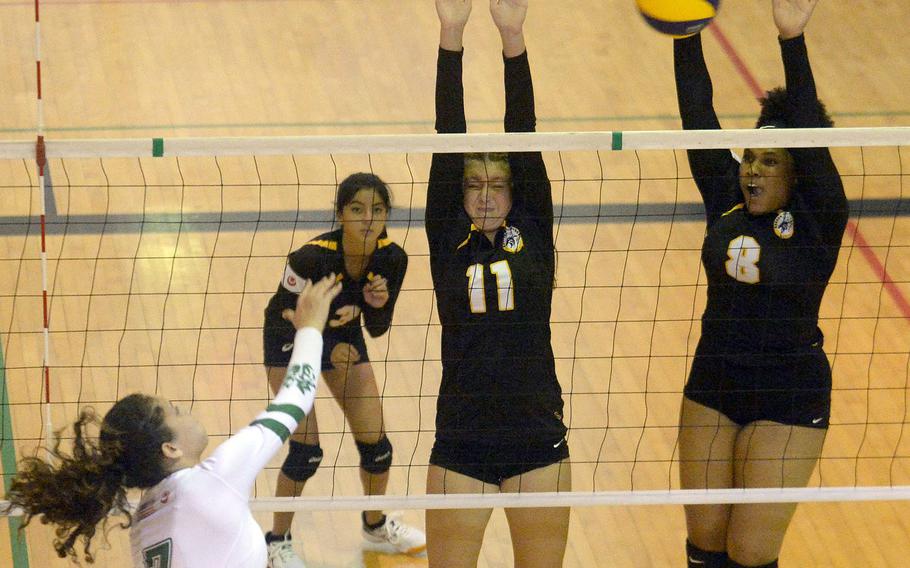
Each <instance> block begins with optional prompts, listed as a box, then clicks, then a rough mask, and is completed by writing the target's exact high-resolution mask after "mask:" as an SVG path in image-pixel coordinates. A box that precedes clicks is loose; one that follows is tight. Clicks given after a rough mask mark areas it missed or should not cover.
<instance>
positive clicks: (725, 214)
mask: <svg viewBox="0 0 910 568" xmlns="http://www.w3.org/2000/svg"><path fill="white" fill-rule="evenodd" d="M745 206H746V204H745V203H737V204H736V205H734V206H733V208H732V209H730V210H729V211H727V212H726V213H724V214H723V215H721V217H726V216H727V215H729V214H730V213H733V212H734V211H737V210H739V209H742V208H743V207H745Z"/></svg>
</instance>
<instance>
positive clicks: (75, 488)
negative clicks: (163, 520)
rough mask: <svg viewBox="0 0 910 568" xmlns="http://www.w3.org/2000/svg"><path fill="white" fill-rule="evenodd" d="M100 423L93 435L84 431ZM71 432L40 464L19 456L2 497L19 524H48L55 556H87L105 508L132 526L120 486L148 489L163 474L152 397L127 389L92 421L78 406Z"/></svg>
mask: <svg viewBox="0 0 910 568" xmlns="http://www.w3.org/2000/svg"><path fill="white" fill-rule="evenodd" d="M99 422H100V429H101V435H100V438H99V439H97V440H96V439H94V438H89V437H88V436H87V435H86V434H87V433H86V430H87V429H88V427H89V426H95V425H98V424H99ZM73 430H74V432H75V438H74V440H73V447H72V453H71V455H67V454H66V453H64V452H63V451H61V449H60V445H61V436H60V432H58V433H57V434H56V435H55V442H54V446H53V448H52V449H51V450H50V454H51V455H52V456H53V458H54V460H53V462H52V463H48V462H46V461H44V460H43V459H41V458H38V457H27V458H24V459H23V460H22V461H21V464H20V469H19V472H18V473H17V474H16V476H15V477H14V478H13V480H12V483H11V485H10V489H9V491H8V493H7V496H6V497H7V499H8V500H9V502H10V505H9V507H8V508H7V512H9V510H11V509H12V508H13V507H18V508H20V509H21V510H22V512H23V515H24V519H23V523H22V525H21V528H25V526H26V525H28V524H29V523H30V522H31V520H32V519H33V518H34V517H36V516H37V517H40V520H41V523H42V524H53V525H56V529H55V535H56V538H55V539H54V550H56V551H57V555H58V556H59V557H61V558H66V557H70V558H71V559H72V560H73V561H75V562H79V559H80V558H79V557H80V554H79V553H78V552H77V551H76V547H77V545H78V544H79V543H81V545H82V554H81V555H82V557H84V559H85V561H86V562H88V563H89V564H91V563H93V562H94V561H95V558H94V555H93V553H92V550H91V541H92V538H93V537H94V536H95V533H96V531H97V530H98V526H99V525H100V526H101V529H102V532H105V533H106V532H107V531H106V529H107V524H108V517H109V515H110V514H111V513H113V514H114V515H118V516H122V517H124V520H123V521H122V522H121V523H120V526H121V527H122V528H128V527H129V526H130V525H131V524H132V516H131V515H130V512H129V502H128V500H127V488H130V487H152V486H154V485H155V484H157V483H158V482H160V481H161V480H162V479H164V478H165V477H167V475H168V470H167V467H166V463H165V462H164V460H163V456H162V454H161V444H162V443H164V442H167V441H169V440H171V439H172V437H173V436H172V433H171V431H170V429H169V428H168V427H167V426H166V425H165V424H164V413H163V411H162V409H161V407H160V405H159V404H158V402H157V399H156V398H155V397H151V396H147V395H141V394H133V395H129V396H127V397H126V398H123V399H121V400H120V401H118V402H117V404H115V405H114V406H113V407H112V408H111V410H110V411H109V412H108V413H107V414H106V415H105V417H104V420H103V421H99V419H98V416H97V414H96V413H95V411H94V410H93V409H91V408H87V409H84V410H82V412H81V413H80V414H79V419H78V420H77V421H76V422H75V424H73Z"/></svg>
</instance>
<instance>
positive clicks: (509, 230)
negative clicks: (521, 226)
mask: <svg viewBox="0 0 910 568" xmlns="http://www.w3.org/2000/svg"><path fill="white" fill-rule="evenodd" d="M524 246H525V244H524V241H522V240H521V231H519V230H518V227H512V226H509V227H506V230H505V233H504V234H503V235H502V250H504V251H506V252H512V253H514V252H518V251H520V250H521V249H522V248H524Z"/></svg>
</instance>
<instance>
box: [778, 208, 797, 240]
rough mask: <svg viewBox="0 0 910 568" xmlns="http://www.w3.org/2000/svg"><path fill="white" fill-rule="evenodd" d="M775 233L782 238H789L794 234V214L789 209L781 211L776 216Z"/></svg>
mask: <svg viewBox="0 0 910 568" xmlns="http://www.w3.org/2000/svg"><path fill="white" fill-rule="evenodd" d="M774 234H775V235H777V236H778V237H780V238H782V239H789V238H790V237H792V236H793V214H792V213H790V212H789V211H781V212H780V213H778V214H777V217H775V218H774Z"/></svg>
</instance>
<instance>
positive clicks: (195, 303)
mask: <svg viewBox="0 0 910 568" xmlns="http://www.w3.org/2000/svg"><path fill="white" fill-rule="evenodd" d="M817 146H828V147H831V148H832V153H833V154H834V157H835V161H836V163H837V165H838V168H839V170H840V172H841V175H842V178H843V180H844V184H845V187H846V191H847V196H848V198H849V200H850V208H851V214H850V222H849V225H848V229H847V232H846V234H845V236H844V241H843V245H842V250H841V253H840V258H839V261H838V266H837V269H836V270H835V272H834V275H833V277H832V279H831V282H830V284H829V286H828V288H827V292H826V294H825V298H824V301H823V304H822V308H821V317H820V327H821V328H822V330H823V331H824V333H825V336H826V342H825V349H826V351H827V353H828V356H829V359H830V360H831V363H832V367H833V373H834V379H833V380H834V390H833V395H832V398H833V400H832V417H831V426H830V429H829V432H828V436H827V440H826V444H825V448H824V452H823V455H822V458H821V459H820V461H819V464H818V467H817V468H816V472H815V475H814V477H813V480H812V482H811V484H810V487H808V488H804V489H782V488H768V489H754V490H753V489H750V490H703V491H697V492H693V491H682V490H680V489H679V483H678V473H677V472H678V448H677V418H678V414H679V406H680V400H681V396H682V388H683V385H684V383H685V380H686V376H687V370H688V367H689V365H690V364H691V358H692V355H693V353H694V348H695V344H696V343H697V340H698V336H699V332H700V317H701V313H702V310H703V306H704V300H705V290H706V288H705V285H706V280H705V276H704V271H703V268H702V266H701V261H700V249H701V244H702V239H703V236H704V229H705V225H704V213H703V207H702V204H701V199H700V196H699V194H698V191H697V190H696V188H695V185H694V182H693V180H692V179H691V174H690V172H689V169H688V165H687V161H686V156H685V152H684V150H685V149H688V148H732V149H738V148H743V147H817ZM907 146H910V128H862V129H856V128H855V129H807V130H724V131H691V132H625V133H622V132H599V133H548V134H542V133H538V134H480V135H414V136H341V137H295V138H287V137H284V138H244V139H142V140H95V141H76V140H73V141H54V142H48V143H47V145H46V155H47V163H46V166H45V167H44V168H43V170H42V171H43V174H44V176H43V179H39V175H38V173H36V167H35V157H36V151H35V145H34V143H24V142H23V143H20V142H6V143H0V203H2V204H3V207H2V213H0V243H2V245H0V251H2V256H0V263H2V264H0V282H2V286H0V318H2V319H0V326H2V327H0V334H2V335H0V337H2V344H0V345H2V357H3V365H4V367H3V373H4V379H5V382H4V390H3V392H2V394H3V398H2V401H0V402H2V405H0V412H2V413H3V432H4V434H3V446H4V455H7V456H8V455H15V457H17V458H18V457H22V456H23V455H30V453H33V452H35V451H37V450H36V448H37V447H38V446H41V445H46V444H47V443H48V440H49V439H50V437H51V433H52V432H53V431H55V430H58V429H61V428H65V427H67V426H69V425H70V424H71V422H72V421H73V420H74V419H75V417H76V414H77V412H78V409H79V408H81V407H83V406H94V407H95V408H97V409H98V410H99V411H101V412H104V411H106V410H107V408H109V407H110V405H111V404H113V403H114V402H115V401H116V400H117V399H119V398H120V397H122V396H124V395H126V394H128V393H131V392H136V391H142V392H148V393H155V394H158V395H161V396H163V397H166V398H168V399H171V400H172V401H174V402H176V403H177V404H181V405H184V406H189V407H190V408H191V409H192V412H193V413H194V414H196V415H197V416H198V417H199V418H200V419H201V420H202V421H203V423H204V424H205V426H206V428H207V430H208V432H209V434H210V438H211V445H210V448H213V447H214V446H215V445H216V444H217V443H219V442H220V441H222V440H224V439H225V438H226V437H227V436H229V435H230V434H231V433H232V432H235V431H236V430H238V429H239V428H240V427H242V426H244V425H246V424H247V423H249V422H250V420H251V419H252V418H253V417H254V416H255V415H256V413H258V412H259V411H260V410H261V409H262V408H263V407H264V405H265V404H266V403H267V401H268V400H269V399H270V392H269V390H268V385H267V381H266V376H265V371H264V368H263V365H262V339H261V338H262V333H261V329H262V324H263V310H264V308H265V305H266V303H267V302H268V300H269V298H270V297H271V295H272V294H273V293H274V292H275V290H276V288H277V286H278V283H279V281H280V279H281V276H282V274H283V270H284V264H285V260H286V256H287V254H288V253H289V252H291V251H292V250H295V249H297V248H299V247H300V246H302V245H303V244H304V243H305V242H306V241H307V240H309V239H310V238H312V237H314V236H316V235H318V234H321V233H324V232H326V231H328V230H330V229H332V228H334V227H333V222H334V218H335V216H334V209H333V205H334V204H333V201H334V194H335V189H336V186H337V184H338V183H339V182H340V181H341V180H342V179H344V178H345V177H346V176H347V175H348V174H350V173H353V172H357V171H366V172H373V173H376V174H377V175H379V176H380V177H381V178H383V179H384V180H385V181H386V182H387V183H388V184H389V186H390V188H391V190H392V201H393V209H392V212H391V215H390V220H389V224H388V230H389V235H390V237H391V238H392V239H393V240H394V241H396V242H397V243H398V244H400V245H401V246H402V247H403V248H404V249H405V251H406V252H407V253H408V255H409V257H410V265H409V269H408V274H407V276H406V278H405V282H404V287H403V290H402V292H401V295H400V297H399V300H398V305H397V308H396V311H395V318H394V321H393V323H392V327H391V329H390V331H389V332H388V333H386V334H385V335H384V336H382V337H379V338H376V339H372V338H368V339H367V341H368V348H369V354H370V359H371V361H372V365H373V368H374V371H375V373H376V376H377V380H378V381H379V387H380V392H381V396H382V401H383V408H384V414H385V422H386V424H385V427H386V431H387V433H388V436H389V438H390V440H391V442H392V444H393V445H394V447H395V457H394V462H393V466H392V471H391V479H390V483H389V490H388V495H387V496H386V497H381V498H380V497H372V498H369V499H366V498H363V497H361V491H360V484H359V481H358V466H359V457H358V455H357V452H356V448H355V446H354V442H353V438H352V437H351V435H350V432H349V430H348V428H347V426H346V423H345V421H344V418H343V416H342V415H341V413H340V411H339V410H338V407H337V405H336V404H335V402H334V401H333V400H332V399H331V396H330V395H329V393H328V391H327V389H324V388H323V389H321V391H320V394H319V398H318V400H317V411H318V415H319V424H320V439H321V445H322V447H323V449H324V451H325V458H324V460H323V462H322V465H321V468H320V470H319V472H318V473H317V474H316V476H315V477H314V478H313V479H312V480H310V482H309V483H308V484H307V491H306V494H305V496H304V497H303V498H301V499H299V500H294V501H293V502H291V501H289V500H287V499H284V500H276V499H273V498H271V495H272V488H273V487H274V476H275V475H276V473H277V469H278V467H279V466H280V463H281V462H280V459H282V458H283V455H282V456H279V458H278V459H276V461H275V462H274V463H272V464H271V465H270V467H269V468H268V469H267V470H266V472H265V473H264V474H263V475H262V476H260V480H259V481H258V487H257V497H256V499H255V502H254V507H255V508H258V509H260V510H263V509H267V510H276V509H278V510H290V509H303V508H310V509H364V508H387V509H388V508H416V509H425V508H439V507H445V508H451V507H459V506H464V507H476V506H506V505H507V506H540V505H573V506H579V505H595V504H610V503H616V504H619V503H623V504H636V503H638V504H645V503H687V502H702V503H710V502H757V501H763V502H765V501H781V500H783V501H812V500H872V499H906V498H908V497H910V425H908V417H910V389H908V385H910V303H908V298H910V219H908V216H910V203H908V197H905V195H908V193H910V152H908V150H907ZM528 150H541V151H543V152H544V159H545V162H546V164H547V168H548V173H549V177H550V179H551V183H552V189H553V200H554V217H555V222H554V234H555V237H556V247H557V255H558V263H557V276H556V285H555V288H554V291H553V313H552V318H551V322H552V324H551V326H552V332H553V349H554V353H555V357H556V368H557V374H558V377H559V380H560V382H561V384H562V388H563V396H564V400H565V421H566V424H567V425H568V427H569V436H568V440H569V445H570V448H571V456H572V457H571V463H572V473H573V489H572V492H570V493H562V494H516V495H483V496H479V495H465V496H452V495H448V496H426V495H424V492H425V491H424V486H425V478H426V469H427V462H428V458H429V454H430V448H431V447H432V443H433V437H434V420H435V404H436V396H437V393H438V389H439V380H440V375H441V363H440V327H439V321H438V318H437V315H436V308H435V303H434V299H433V284H432V281H431V279H430V271H429V262H428V249H427V242H426V236H425V233H424V228H423V219H424V213H423V210H424V205H425V203H426V186H427V178H428V172H429V163H430V158H431V153H432V152H477V151H505V152H513V151H528ZM69 434H70V432H69V431H67V430H65V431H64V432H63V435H64V437H65V436H67V435H69ZM12 452H15V454H12ZM4 466H5V467H4V475H6V476H7V477H8V476H9V473H8V471H9V468H8V467H7V466H6V460H5V461H4Z"/></svg>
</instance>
